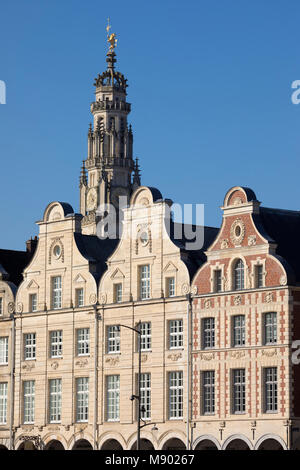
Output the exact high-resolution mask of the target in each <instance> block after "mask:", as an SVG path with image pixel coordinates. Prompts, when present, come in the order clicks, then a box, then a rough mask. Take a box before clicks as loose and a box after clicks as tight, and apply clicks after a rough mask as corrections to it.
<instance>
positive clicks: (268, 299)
mask: <svg viewBox="0 0 300 470" xmlns="http://www.w3.org/2000/svg"><path fill="white" fill-rule="evenodd" d="M273 300H274V294H273V292H268V293H267V294H266V295H265V302H267V303H270V302H273Z"/></svg>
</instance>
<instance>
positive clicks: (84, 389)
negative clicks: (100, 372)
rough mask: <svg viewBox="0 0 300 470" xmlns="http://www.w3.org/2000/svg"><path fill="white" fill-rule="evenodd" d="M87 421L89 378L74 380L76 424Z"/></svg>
mask: <svg viewBox="0 0 300 470" xmlns="http://www.w3.org/2000/svg"><path fill="white" fill-rule="evenodd" d="M88 419H89V377H77V378H76V422H77V423H87V422H88Z"/></svg>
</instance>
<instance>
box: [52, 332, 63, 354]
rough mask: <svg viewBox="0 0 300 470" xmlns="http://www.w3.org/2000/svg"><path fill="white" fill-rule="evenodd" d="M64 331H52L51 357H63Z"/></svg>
mask: <svg viewBox="0 0 300 470" xmlns="http://www.w3.org/2000/svg"><path fill="white" fill-rule="evenodd" d="M62 348H63V332H62V330H57V331H51V332H50V357H61V356H62V353H63V350H62Z"/></svg>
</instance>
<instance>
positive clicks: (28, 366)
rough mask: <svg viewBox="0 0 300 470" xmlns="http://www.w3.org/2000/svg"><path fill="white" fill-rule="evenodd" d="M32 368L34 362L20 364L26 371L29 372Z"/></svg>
mask: <svg viewBox="0 0 300 470" xmlns="http://www.w3.org/2000/svg"><path fill="white" fill-rule="evenodd" d="M34 368H35V364H34V362H27V363H26V364H23V365H22V369H23V370H25V371H26V372H30V371H31V370H32V369H34Z"/></svg>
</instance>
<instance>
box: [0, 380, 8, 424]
mask: <svg viewBox="0 0 300 470" xmlns="http://www.w3.org/2000/svg"><path fill="white" fill-rule="evenodd" d="M7 394H8V383H7V382H0V424H7Z"/></svg>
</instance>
